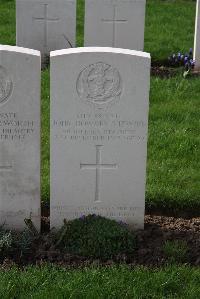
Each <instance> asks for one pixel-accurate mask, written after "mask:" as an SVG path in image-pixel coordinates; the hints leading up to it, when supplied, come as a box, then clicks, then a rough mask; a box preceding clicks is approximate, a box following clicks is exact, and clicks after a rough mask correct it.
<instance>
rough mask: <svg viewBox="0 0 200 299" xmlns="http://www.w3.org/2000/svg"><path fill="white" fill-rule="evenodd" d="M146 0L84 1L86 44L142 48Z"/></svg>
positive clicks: (141, 49)
mask: <svg viewBox="0 0 200 299" xmlns="http://www.w3.org/2000/svg"><path fill="white" fill-rule="evenodd" d="M145 5H146V0H86V1H85V46H100V47H118V48H125V49H133V50H139V51H143V48H144V28H145Z"/></svg>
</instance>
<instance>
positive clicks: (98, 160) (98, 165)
mask: <svg viewBox="0 0 200 299" xmlns="http://www.w3.org/2000/svg"><path fill="white" fill-rule="evenodd" d="M102 147H103V145H96V163H95V164H89V163H88V164H82V163H81V164H80V168H81V169H91V170H96V184H95V202H100V179H101V170H102V169H117V164H108V163H106V164H103V163H102V161H101V148H102Z"/></svg>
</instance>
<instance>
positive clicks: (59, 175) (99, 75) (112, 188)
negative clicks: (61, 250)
mask: <svg viewBox="0 0 200 299" xmlns="http://www.w3.org/2000/svg"><path fill="white" fill-rule="evenodd" d="M149 80H150V56H149V54H147V53H142V52H137V51H131V50H123V49H114V48H92V47H91V48H77V49H70V50H61V51H56V52H52V53H51V227H56V228H59V227H60V226H61V225H62V224H63V219H64V218H66V219H67V220H70V219H74V218H78V217H80V216H81V215H88V214H99V215H102V216H105V217H108V218H112V219H116V220H122V221H125V222H127V223H128V224H129V225H131V227H132V228H134V229H135V228H142V227H143V225H144V206H145V173H146V154H147V128H148V106H149Z"/></svg>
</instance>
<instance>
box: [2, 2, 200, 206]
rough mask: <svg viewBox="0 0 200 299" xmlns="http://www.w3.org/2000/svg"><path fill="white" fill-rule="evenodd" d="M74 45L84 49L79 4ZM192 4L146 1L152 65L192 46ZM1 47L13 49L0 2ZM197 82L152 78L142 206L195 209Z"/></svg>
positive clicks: (45, 99)
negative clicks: (146, 167)
mask: <svg viewBox="0 0 200 299" xmlns="http://www.w3.org/2000/svg"><path fill="white" fill-rule="evenodd" d="M78 3H79V5H78V18H77V28H78V34H77V43H78V45H79V46H81V45H83V30H84V29H83V15H84V13H83V8H84V2H83V0H79V1H78ZM194 22H195V1H192V0H185V1H183V0H174V1H171V0H170V1H168V0H165V1H164V0H147V9H146V28H145V50H146V51H149V52H150V53H151V55H152V58H153V61H165V60H166V59H167V57H168V55H169V54H171V53H173V52H178V51H179V50H181V51H183V52H187V51H188V49H189V48H190V47H192V46H193V38H194ZM0 43H2V44H11V45H14V44H15V7H14V0H0ZM199 82H200V78H192V79H186V80H184V79H183V78H182V76H181V75H180V74H177V76H176V77H174V78H171V79H165V80H163V79H159V78H155V77H153V78H152V79H151V93H150V118H149V142H148V169H147V187H146V190H147V191H146V206H147V207H154V208H162V209H176V210H180V209H182V210H187V209H188V210H189V209H193V210H197V209H198V208H200V184H199V181H200V172H199V169H200V162H199V161H200V159H199V157H200V134H199V133H200V130H199V128H200V123H199V110H200V84H199ZM42 201H43V202H47V201H49V70H46V71H43V73H42Z"/></svg>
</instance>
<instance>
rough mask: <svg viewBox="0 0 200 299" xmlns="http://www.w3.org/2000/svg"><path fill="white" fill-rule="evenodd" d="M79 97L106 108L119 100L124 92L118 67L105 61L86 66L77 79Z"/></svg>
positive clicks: (98, 106)
mask: <svg viewBox="0 0 200 299" xmlns="http://www.w3.org/2000/svg"><path fill="white" fill-rule="evenodd" d="M77 92H78V95H79V97H80V98H81V99H82V100H84V101H86V102H88V103H90V104H93V105H95V106H96V107H97V108H100V109H104V108H106V107H107V106H108V105H110V104H113V103H114V102H116V101H118V100H119V97H120V95H121V92H122V80H121V77H120V74H119V72H118V70H117V69H116V68H113V67H112V66H111V65H109V64H106V63H104V62H97V63H95V64H91V65H89V66H88V67H86V68H85V69H84V70H82V72H81V73H80V74H79V76H78V79H77Z"/></svg>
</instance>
